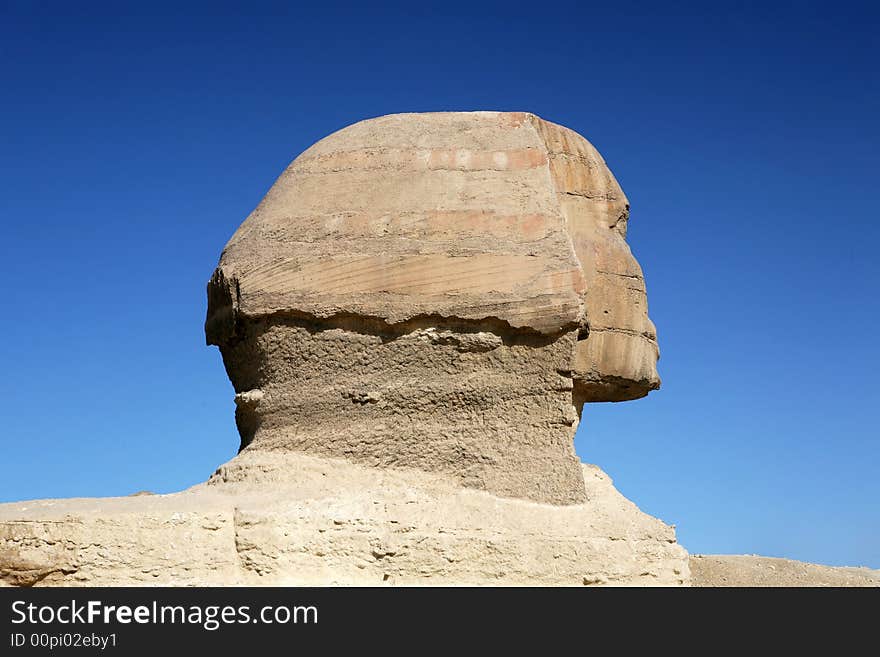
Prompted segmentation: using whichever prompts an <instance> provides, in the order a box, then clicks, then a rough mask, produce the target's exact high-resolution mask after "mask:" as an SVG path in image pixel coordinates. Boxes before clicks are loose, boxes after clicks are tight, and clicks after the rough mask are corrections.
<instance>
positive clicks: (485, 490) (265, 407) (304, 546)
mask: <svg viewBox="0 0 880 657" xmlns="http://www.w3.org/2000/svg"><path fill="white" fill-rule="evenodd" d="M628 218H629V205H628V202H627V200H626V198H625V196H624V195H623V192H622V191H621V189H620V187H619V185H618V184H617V182H616V180H615V179H614V177H613V176H612V174H611V173H610V171H609V170H608V168H607V166H606V165H605V162H604V161H603V160H602V158H601V156H599V154H598V153H597V152H596V150H595V149H594V148H593V147H592V146H591V145H590V144H589V143H588V142H587V141H586V140H585V139H584V138H583V137H581V136H580V135H578V134H576V133H574V132H573V131H571V130H568V129H566V128H563V127H561V126H558V125H555V124H552V123H549V122H547V121H544V120H542V119H540V118H538V117H536V116H534V115H532V114H527V113H506V112H450V113H432V114H401V115H392V116H387V117H380V118H378V119H372V120H368V121H363V122H361V123H358V124H355V125H353V126H350V127H348V128H345V129H343V130H341V131H340V132H338V133H335V134H333V135H331V136H329V137H327V138H326V139H324V140H322V141H320V142H318V143H317V144H315V145H314V146H313V147H312V148H310V149H309V150H307V151H306V152H304V153H303V154H302V155H300V156H299V157H298V158H297V159H296V160H294V162H293V163H292V164H291V165H290V166H289V167H288V168H287V170H286V171H285V172H284V173H283V174H282V175H281V177H280V178H279V179H278V180H277V181H276V183H275V184H274V185H273V186H272V188H271V189H270V190H269V192H268V194H267V195H266V197H265V198H264V199H263V201H262V202H261V203H260V205H259V206H258V207H257V208H256V209H255V210H254V212H253V213H252V214H251V215H250V216H249V217H248V218H247V219H246V220H245V222H244V223H243V224H242V225H241V227H240V228H239V229H238V231H236V233H235V235H233V237H232V239H231V240H230V241H229V243H228V244H227V246H226V248H225V249H224V251H223V254H222V256H221V259H220V263H219V266H218V268H217V270H216V271H215V272H214V274H213V275H212V277H211V279H210V282H209V284H208V313H207V319H206V324H205V331H206V336H207V341H208V343H209V344H215V345H218V346H219V347H220V351H221V353H222V356H223V360H224V363H225V365H226V370H227V372H228V374H229V377H230V380H231V381H232V384H233V387H234V389H235V393H236V396H235V419H236V424H237V426H238V429H239V433H240V436H241V451H240V453H239V455H238V456H236V457H235V458H234V459H232V461H230V462H229V463H228V464H226V465H224V466H222V467H221V468H219V469H218V470H217V472H216V473H215V474H214V475H213V476H212V477H211V478H210V479H209V481H208V482H206V483H205V484H201V485H199V486H196V487H194V488H192V489H190V490H188V491H184V492H182V493H178V494H174V495H163V496H148V497H139V498H124V499H116V500H104V501H100V500H99V501H89V500H86V501H76V500H73V501H63V502H59V501H40V502H34V503H21V504H13V505H0V581H6V582H7V583H12V584H33V583H42V584H51V583H54V584H75V583H87V584H137V583H165V584H173V583H194V584H199V583H213V584H218V583H220V584H222V583H230V584H232V583H265V584H328V583H341V584H368V583H380V582H386V583H404V584H410V583H427V584H431V583H436V584H456V583H462V584H481V583H492V584H577V585H580V584H593V583H614V584H686V583H687V582H688V578H689V571H688V566H687V553H686V552H685V551H684V549H683V548H681V546H679V545H678V544H677V543H676V541H675V534H674V531H673V529H672V528H670V527H668V526H666V525H664V524H663V523H662V522H660V521H659V520H656V519H654V518H651V517H649V516H646V515H645V514H643V513H641V512H640V511H639V510H638V509H637V508H636V507H635V505H633V504H632V503H631V502H629V501H628V500H625V499H624V498H623V497H622V496H620V495H619V493H617V492H616V491H615V490H614V488H613V486H612V485H611V482H610V479H608V478H607V477H606V476H605V475H604V474H603V473H601V471H599V470H598V469H596V468H594V467H592V466H585V465H584V464H581V463H580V461H579V459H578V458H577V456H576V455H575V452H574V448H573V437H574V432H575V430H576V428H577V425H578V421H579V418H580V415H581V413H582V409H583V406H584V404H585V403H587V402H598V401H623V400H628V399H636V398H639V397H642V396H644V395H646V394H648V392H650V391H651V390H654V389H656V388H658V387H659V383H660V382H659V378H658V376H657V371H656V362H657V358H658V354H659V352H658V349H657V341H656V335H655V331H654V326H653V324H652V323H651V321H650V319H649V318H648V315H647V299H646V294H645V287H644V280H643V277H642V272H641V269H640V268H639V266H638V264H637V262H636V261H635V259H634V258H633V257H632V255H631V253H630V251H629V248H628V246H627V245H626V241H625V237H626V225H627V221H628ZM95 546H98V547H97V548H96V547H95ZM169 546H170V547H169Z"/></svg>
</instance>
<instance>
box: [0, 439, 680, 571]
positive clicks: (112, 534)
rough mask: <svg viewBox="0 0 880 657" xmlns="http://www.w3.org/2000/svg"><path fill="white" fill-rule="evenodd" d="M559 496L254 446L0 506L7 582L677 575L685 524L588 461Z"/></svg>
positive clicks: (1, 559) (0, 563)
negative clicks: (142, 486) (171, 471)
mask: <svg viewBox="0 0 880 657" xmlns="http://www.w3.org/2000/svg"><path fill="white" fill-rule="evenodd" d="M583 476H584V480H585V488H586V491H587V497H588V501H587V502H585V503H583V504H575V505H567V506H555V505H546V504H537V503H534V502H527V501H524V500H517V499H510V498H501V497H497V496H494V495H491V494H489V493H485V492H483V491H477V490H472V489H467V488H462V487H461V486H460V485H459V484H458V482H457V481H455V479H454V478H451V477H448V476H443V475H432V474H428V473H424V472H421V471H418V470H414V469H410V470H400V469H398V470H382V469H379V468H374V467H369V466H361V465H355V464H351V463H349V462H347V461H345V460H342V459H328V458H317V457H311V456H305V455H298V454H296V453H294V452H287V453H282V454H270V453H260V452H245V453H243V454H241V455H240V456H238V457H237V458H235V459H233V460H232V461H231V462H230V463H228V464H226V465H225V466H223V467H221V468H220V469H219V470H218V472H217V473H216V474H215V475H214V477H212V478H211V480H210V481H209V482H208V483H207V484H202V485H199V486H196V487H194V488H192V489H189V490H187V491H184V492H182V493H176V494H173V495H149V496H138V497H125V498H105V499H97V500H96V499H72V500H38V501H31V502H22V503H15V504H0V585H14V586H50V585H53V586H100V585H108V586H120V585H188V586H200V585H233V584H248V585H317V586H320V585H330V584H346V585H378V584H390V585H394V584H425V585H434V584H436V585H450V584H473V585H487V584H488V585H534V584H546V585H568V586H581V585H603V584H604V585H680V584H686V583H688V582H689V571H688V561H687V552H685V550H684V549H683V548H682V547H681V546H680V545H678V544H677V543H676V542H675V533H674V531H673V530H672V529H671V528H670V527H668V526H667V525H665V524H663V523H662V522H661V521H659V520H656V519H654V518H651V517H650V516H648V515H645V514H644V513H642V512H641V511H639V509H638V508H637V507H636V506H635V505H634V504H633V503H632V502H630V501H629V500H627V499H625V498H624V497H623V496H621V495H620V493H618V492H617V491H616V490H615V489H614V487H613V485H612V483H611V480H610V479H609V478H608V477H607V476H606V475H605V474H604V473H602V472H601V470H599V469H598V468H596V467H595V466H589V465H584V466H583Z"/></svg>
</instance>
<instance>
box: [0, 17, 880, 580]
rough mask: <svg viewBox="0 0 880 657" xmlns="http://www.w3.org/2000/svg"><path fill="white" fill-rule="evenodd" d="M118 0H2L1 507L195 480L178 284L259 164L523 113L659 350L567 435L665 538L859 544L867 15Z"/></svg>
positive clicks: (198, 424) (190, 350) (871, 233)
mask: <svg viewBox="0 0 880 657" xmlns="http://www.w3.org/2000/svg"><path fill="white" fill-rule="evenodd" d="M125 4H126V3H113V4H107V5H101V4H99V3H89V2H85V3H60V2H59V3H33V2H11V3H9V2H7V3H4V4H3V7H2V9H0V62H2V63H0V100H2V102H0V118H2V121H0V169H2V171H0V173H2V175H0V187H2V193H0V221H2V231H3V239H2V240H0V257H2V262H3V283H4V285H3V303H2V305H0V313H2V320H3V339H2V340H0V362H2V372H3V376H2V377H0V417H2V419H3V432H2V446H3V449H2V454H3V457H2V463H3V468H2V470H3V475H2V477H0V500H2V501H12V500H20V499H27V498H34V497H64V496H87V495H123V494H128V493H131V492H134V491H138V490H142V489H148V490H152V491H156V492H171V491H174V490H178V489H180V488H183V487H185V486H188V485H191V484H194V483H196V482H198V481H200V480H203V479H204V478H205V477H206V476H207V475H208V474H210V473H211V472H212V471H213V469H214V468H215V467H216V466H217V465H218V464H220V463H221V462H223V461H225V460H227V459H228V458H229V457H230V456H232V455H233V454H234V453H235V450H236V448H237V446H238V437H237V434H236V431H235V426H234V422H233V402H232V396H233V392H232V388H231V386H230V384H229V383H228V381H227V378H226V375H225V372H224V370H223V366H222V363H221V359H220V355H219V353H218V352H217V350H216V348H209V347H206V346H205V344H204V337H203V331H202V324H203V321H204V311H205V283H206V282H207V280H208V277H209V276H210V274H211V271H212V270H213V268H214V266H215V265H216V262H217V259H218V257H219V255H220V251H221V249H222V248H223V245H224V244H225V243H226V241H227V240H228V239H229V237H230V236H231V235H232V232H233V231H234V230H235V228H236V227H237V226H238V224H239V223H240V222H241V221H242V220H243V219H244V217H245V216H246V215H247V214H248V213H249V212H250V211H251V210H252V209H253V207H254V206H255V205H256V204H257V203H258V202H259V200H260V199H261V197H262V196H263V194H264V193H265V192H266V190H267V189H268V187H269V186H270V185H271V184H272V182H273V181H274V179H275V178H276V177H277V176H278V174H279V173H280V172H281V171H282V169H283V168H284V167H285V166H286V165H287V164H288V163H289V162H290V160H292V159H293V158H294V157H295V156H296V155H297V154H298V153H300V152H301V151H302V150H304V149H305V148H307V147H308V146H309V145H310V144H312V143H313V142H314V141H316V140H317V139H319V138H321V137H323V136H324V135H326V134H328V133H330V132H333V131H334V130H337V129H339V128H341V127H343V126H345V125H348V124H350V123H353V122H355V121H358V120H360V119H363V118H367V117H372V116H377V115H381V114H387V113H393V112H404V111H428V110H475V109H499V110H527V111H532V112H535V113H537V114H539V115H541V116H543V117H545V118H547V119H550V120H552V121H555V122H558V123H562V124H564V125H566V126H569V127H571V128H573V129H575V130H577V131H578V132H580V133H581V134H583V135H585V136H586V137H587V138H588V139H590V140H591V141H592V142H593V143H594V144H595V145H596V146H597V148H598V149H599V150H600V151H601V152H602V153H603V155H604V156H605V158H606V160H607V161H608V163H609V165H610V166H611V168H612V170H613V171H614V173H615V174H616V175H617V177H618V179H619V180H620V182H621V184H622V186H623V188H624V189H625V191H626V193H627V195H628V196H629V198H630V201H631V203H632V215H631V221H630V228H629V241H630V244H631V246H632V248H633V250H634V252H635V254H636V256H637V257H638V258H639V260H640V262H641V263H642V266H643V268H644V270H645V274H646V279H647V284H648V293H649V302H650V309H651V316H652V318H653V320H654V322H655V323H656V325H657V328H658V333H659V338H660V344H661V350H662V359H661V361H660V373H661V375H662V377H663V388H662V389H661V390H660V391H659V392H657V393H653V394H652V395H651V396H650V397H649V398H647V399H644V400H641V401H638V402H630V403H624V404H596V405H592V406H587V407H586V408H585V412H584V417H583V421H582V425H581V428H580V430H579V431H578V435H577V437H576V440H575V445H576V448H577V450H578V453H579V454H580V455H581V457H582V458H583V459H584V460H586V461H590V462H594V463H597V464H599V465H600V466H602V467H603V468H604V469H605V470H607V471H608V472H609V473H610V474H611V476H612V477H613V478H614V479H615V482H616V483H617V485H618V487H619V488H620V490H621V491H622V492H623V493H624V494H626V495H627V496H629V497H630V498H632V499H633V500H634V501H636V502H637V503H638V504H639V505H640V506H641V507H642V509H644V510H645V511H648V512H650V513H652V514H655V515H657V516H659V517H661V518H663V519H664V520H666V521H668V522H672V523H674V524H676V525H677V527H678V535H679V539H680V541H681V542H682V543H683V544H684V545H685V546H686V547H687V548H688V549H689V550H691V551H692V552H707V553H714V552H719V553H720V552H725V553H727V552H732V553H760V554H766V555H770V556H787V557H792V558H797V559H804V560H809V561H816V562H824V563H831V564H849V565H869V566H873V567H875V568H880V476H878V475H880V466H878V463H880V442H878V434H880V432H878V429H877V409H878V408H880V399H878V392H877V389H878V371H880V347H878V338H877V335H876V333H877V326H878V323H880V321H878V320H880V312H878V294H877V287H878V283H880V268H878V257H877V248H878V243H880V239H878V238H880V228H878V206H880V203H878V193H877V192H878V184H877V175H878V171H880V167H878V166H877V152H878V146H880V139H878V137H880V130H878V122H877V116H878V115H880V88H878V66H880V48H878V45H877V44H878V39H877V38H876V35H877V33H878V28H880V10H877V9H874V8H872V7H871V4H869V3H864V4H860V3H850V2H834V3H816V2H777V3H763V2H762V3H748V2H737V3H735V4H729V5H724V4H722V3H711V9H709V8H708V7H709V5H706V3H694V4H692V5H691V4H687V3H675V2H671V3H669V2H667V3H626V2H615V3H608V2H603V3H596V4H590V3H587V2H579V3H566V2H554V3H542V4H537V3H528V4H517V3H515V2H507V3H503V4H502V3H498V4H493V3H480V2H469V3H463V4H456V3H452V2H444V3H440V4H438V5H437V6H436V7H435V6H434V5H432V4H431V3H408V4H406V5H400V6H395V5H393V4H389V3H385V4H383V3H375V4H373V3H357V4H352V5H351V6H346V5H342V4H335V3H332V2H325V3H320V4H319V6H318V7H312V8H305V7H304V6H303V4H302V3H283V4H279V5H272V4H267V3H260V2H250V3H246V4H244V3H236V4H238V5H239V7H238V8H236V6H235V5H234V4H224V3H216V2H215V3H210V5H208V4H205V5H199V4H197V3H174V4H170V5H167V6H163V5H162V3H156V2H154V3H150V4H149V5H144V6H143V7H142V8H141V9H129V8H125V9H123V6H124V5H125ZM768 4H770V5H771V6H767V5H768ZM132 6H134V5H133V3H132ZM241 7H246V8H247V9H246V10H243V9H241Z"/></svg>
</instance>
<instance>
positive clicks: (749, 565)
mask: <svg viewBox="0 0 880 657" xmlns="http://www.w3.org/2000/svg"><path fill="white" fill-rule="evenodd" d="M690 568H691V575H692V580H691V581H692V585H693V586H773V587H819V586H847V587H865V586H880V570H872V569H870V568H841V567H834V566H820V565H818V564H813V563H805V562H803V561H792V560H791V559H777V558H773V557H759V556H757V555H733V554H711V555H709V554H699V555H697V554H694V555H691V557H690Z"/></svg>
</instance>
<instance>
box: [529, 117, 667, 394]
mask: <svg viewBox="0 0 880 657" xmlns="http://www.w3.org/2000/svg"><path fill="white" fill-rule="evenodd" d="M538 126H539V131H540V132H541V134H542V137H543V139H544V141H545V143H546V144H547V150H548V160H549V162H548V164H549V169H550V174H551V177H552V179H553V181H554V185H555V187H556V190H557V194H558V198H559V204H560V209H561V211H562V214H563V215H564V216H565V218H566V223H567V228H568V232H569V235H570V236H571V240H572V245H573V247H574V250H575V253H576V254H577V258H578V260H579V262H580V265H581V268H582V271H583V275H584V283H585V289H586V292H585V294H584V297H583V299H584V312H585V316H586V322H587V326H586V327H585V330H584V331H583V332H582V333H581V339H579V340H578V342H577V346H576V348H575V353H574V359H573V366H572V373H573V378H574V382H575V390H574V396H575V400H576V402H577V404H578V407H580V405H581V404H583V403H584V402H603V401H625V400H629V399H638V398H639V397H644V396H645V395H647V394H648V393H649V392H650V391H651V390H656V389H657V388H659V387H660V377H659V376H658V374H657V360H658V358H659V356H660V352H659V348H658V346H657V335H656V331H655V328H654V324H653V322H651V320H650V319H649V317H648V300H647V293H646V290H645V280H644V276H643V274H642V269H641V267H640V266H639V263H638V262H637V261H636V259H635V258H634V257H633V255H632V253H631V251H630V249H629V246H628V245H627V243H626V228H627V221H628V219H629V202H628V201H627V199H626V196H625V195H624V193H623V191H622V190H621V188H620V185H619V184H618V183H617V180H615V178H614V176H613V174H612V173H611V171H610V170H609V169H608V167H607V166H606V164H605V162H604V160H603V159H602V157H601V155H599V153H598V152H597V151H596V149H595V148H594V147H593V146H592V145H591V144H590V143H589V142H588V141H587V140H586V139H584V138H583V137H581V136H580V135H578V134H577V133H575V132H573V131H571V130H569V129H567V128H563V127H561V126H557V125H555V124H551V123H548V122H545V121H540V123H539V124H538Z"/></svg>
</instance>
